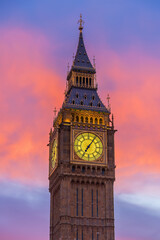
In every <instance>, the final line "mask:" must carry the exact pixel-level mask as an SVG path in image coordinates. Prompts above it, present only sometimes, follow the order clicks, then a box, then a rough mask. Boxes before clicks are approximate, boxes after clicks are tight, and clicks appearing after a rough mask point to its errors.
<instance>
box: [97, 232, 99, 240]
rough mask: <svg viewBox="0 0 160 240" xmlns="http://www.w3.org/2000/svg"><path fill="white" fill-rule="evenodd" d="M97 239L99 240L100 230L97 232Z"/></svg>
mask: <svg viewBox="0 0 160 240" xmlns="http://www.w3.org/2000/svg"><path fill="white" fill-rule="evenodd" d="M97 240H99V232H97Z"/></svg>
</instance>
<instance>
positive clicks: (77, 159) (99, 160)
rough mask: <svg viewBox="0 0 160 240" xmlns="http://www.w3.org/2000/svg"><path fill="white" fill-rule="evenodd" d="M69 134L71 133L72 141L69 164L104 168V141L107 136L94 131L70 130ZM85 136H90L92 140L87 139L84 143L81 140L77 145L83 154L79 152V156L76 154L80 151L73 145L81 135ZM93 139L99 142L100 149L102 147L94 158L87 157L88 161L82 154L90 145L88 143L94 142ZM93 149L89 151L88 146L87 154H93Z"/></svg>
mask: <svg viewBox="0 0 160 240" xmlns="http://www.w3.org/2000/svg"><path fill="white" fill-rule="evenodd" d="M71 132H72V133H71V141H72V146H71V153H72V157H71V162H72V163H78V164H87V165H103V166H106V140H105V139H106V137H107V136H106V135H105V133H104V132H103V131H99V132H95V131H92V130H78V129H72V131H71ZM86 134H87V135H88V134H89V136H92V139H91V140H89V139H88V141H86V142H84V140H83V141H82V140H81V143H79V144H80V145H81V146H80V148H82V151H83V153H82V152H81V153H80V152H79V154H78V153H77V151H78V150H80V149H78V148H77V149H76V146H75V145H77V141H78V140H79V138H80V137H81V136H83V135H86ZM93 136H94V137H93ZM95 137H96V138H95ZM87 138H88V137H86V140H87ZM94 138H95V139H97V140H98V141H100V147H102V149H101V150H102V151H101V150H100V154H98V155H97V156H95V158H93V156H89V159H88V156H85V154H84V152H85V150H86V148H87V147H88V145H90V143H91V142H92V141H93V142H94V140H93V139H94ZM82 142H83V145H82ZM94 144H95V143H94ZM95 145H96V144H95ZM93 148H94V147H93V146H92V148H91V149H90V146H89V147H88V149H90V151H89V152H90V153H91V154H93V152H94V150H93ZM88 149H87V150H88ZM86 152H87V151H86ZM83 154H84V155H83ZM82 155H83V156H82ZM84 156H85V157H84Z"/></svg>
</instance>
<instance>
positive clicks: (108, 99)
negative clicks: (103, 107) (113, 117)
mask: <svg viewBox="0 0 160 240" xmlns="http://www.w3.org/2000/svg"><path fill="white" fill-rule="evenodd" d="M107 101H108V110H109V111H111V105H110V96H109V94H108V95H107Z"/></svg>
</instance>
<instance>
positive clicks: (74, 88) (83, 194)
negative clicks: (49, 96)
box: [49, 17, 115, 240]
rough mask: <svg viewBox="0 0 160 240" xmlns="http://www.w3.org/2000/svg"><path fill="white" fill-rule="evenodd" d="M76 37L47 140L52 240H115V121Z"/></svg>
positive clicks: (80, 35) (92, 68)
mask: <svg viewBox="0 0 160 240" xmlns="http://www.w3.org/2000/svg"><path fill="white" fill-rule="evenodd" d="M79 24H80V25H79V31H80V33H79V42H78V47H77V52H76V55H75V57H74V60H73V64H72V67H71V69H70V70H69V71H68V75H67V87H66V92H65V100H64V102H63V105H62V107H61V109H60V111H59V112H58V114H57V116H56V118H55V119H54V122H53V128H52V129H51V131H50V139H49V192H50V240H114V239H115V237H114V198H113V184H114V181H115V161H114V133H115V130H114V124H113V117H112V119H110V115H111V112H110V109H109V108H107V107H106V106H105V105H104V104H103V103H102V101H101V99H100V97H99V95H98V93H97V85H96V81H95V74H96V70H95V66H93V65H92V64H91V62H90V60H89V57H88V55H87V52H86V49H85V45H84V41H83V34H82V30H83V26H82V24H83V21H82V18H81V17H80V21H79Z"/></svg>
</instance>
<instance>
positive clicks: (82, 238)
mask: <svg viewBox="0 0 160 240" xmlns="http://www.w3.org/2000/svg"><path fill="white" fill-rule="evenodd" d="M82 240H83V229H82Z"/></svg>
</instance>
